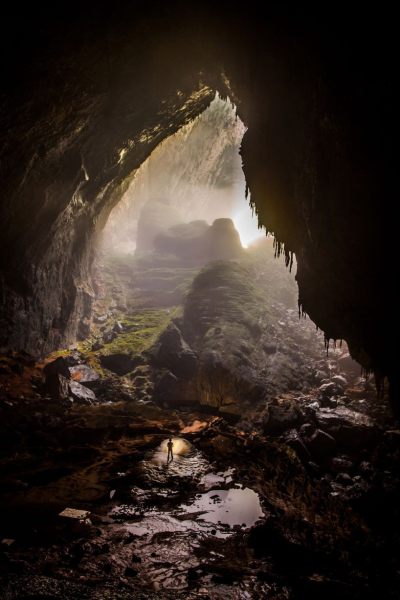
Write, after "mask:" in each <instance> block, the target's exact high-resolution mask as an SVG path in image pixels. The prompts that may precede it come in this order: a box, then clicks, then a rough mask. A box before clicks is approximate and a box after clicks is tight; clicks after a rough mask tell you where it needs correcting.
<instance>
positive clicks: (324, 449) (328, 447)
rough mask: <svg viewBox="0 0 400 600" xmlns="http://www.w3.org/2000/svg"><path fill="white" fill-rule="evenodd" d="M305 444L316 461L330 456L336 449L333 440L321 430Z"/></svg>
mask: <svg viewBox="0 0 400 600" xmlns="http://www.w3.org/2000/svg"><path fill="white" fill-rule="evenodd" d="M306 443H307V448H308V449H309V451H310V452H311V454H312V455H313V456H314V457H315V458H316V459H317V460H318V459H319V458H324V457H325V456H326V455H327V454H331V453H332V452H334V450H335V448H336V440H335V438H333V437H332V436H331V435H329V434H328V433H325V431H321V429H317V430H316V431H315V433H313V435H312V436H311V438H310V439H309V440H308V441H307V442H306Z"/></svg>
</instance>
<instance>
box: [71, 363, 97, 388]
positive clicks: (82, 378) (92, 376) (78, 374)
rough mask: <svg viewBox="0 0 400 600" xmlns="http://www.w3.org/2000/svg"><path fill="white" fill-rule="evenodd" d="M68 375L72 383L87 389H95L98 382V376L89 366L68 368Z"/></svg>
mask: <svg viewBox="0 0 400 600" xmlns="http://www.w3.org/2000/svg"><path fill="white" fill-rule="evenodd" d="M70 373H71V377H72V379H73V380H74V381H77V382H78V383H80V384H81V385H84V386H86V387H88V388H92V387H95V386H96V384H97V383H98V381H99V380H100V375H99V374H98V373H96V371H95V370H94V369H92V367H89V365H77V366H75V367H70Z"/></svg>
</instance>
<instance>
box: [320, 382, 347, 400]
mask: <svg viewBox="0 0 400 600" xmlns="http://www.w3.org/2000/svg"><path fill="white" fill-rule="evenodd" d="M319 391H320V392H321V394H322V396H326V397H328V398H329V397H330V396H339V395H340V394H342V393H343V390H342V388H341V386H339V385H338V384H337V383H335V382H334V381H330V382H329V383H324V384H323V385H321V386H320V388H319Z"/></svg>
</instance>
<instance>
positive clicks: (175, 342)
mask: <svg viewBox="0 0 400 600" xmlns="http://www.w3.org/2000/svg"><path fill="white" fill-rule="evenodd" d="M151 357H152V360H153V362H154V363H155V364H156V365H160V366H163V367H167V368H168V369H169V370H170V371H171V372H172V373H173V374H174V375H177V376H180V377H184V378H186V379H191V378H192V377H194V375H195V373H196V365H197V357H196V354H195V353H194V352H193V350H191V349H190V347H189V346H188V345H187V344H186V342H185V341H184V340H183V338H182V334H181V332H180V331H179V329H178V328H177V327H176V325H174V324H173V323H171V324H170V325H169V326H168V327H167V329H165V330H164V331H163V332H162V334H161V335H160V337H159V338H158V340H157V342H156V343H155V345H154V346H153V348H152V349H151Z"/></svg>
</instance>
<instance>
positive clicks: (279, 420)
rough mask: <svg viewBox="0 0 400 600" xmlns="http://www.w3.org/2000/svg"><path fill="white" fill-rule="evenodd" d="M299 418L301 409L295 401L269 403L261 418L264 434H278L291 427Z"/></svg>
mask: <svg viewBox="0 0 400 600" xmlns="http://www.w3.org/2000/svg"><path fill="white" fill-rule="evenodd" d="M301 418H302V413H301V410H300V408H299V407H298V406H297V405H296V404H295V403H289V402H287V403H282V404H278V405H272V404H271V405H270V406H268V412H267V414H266V415H265V417H264V420H263V425H264V432H265V434H266V435H279V434H280V433H282V431H286V430H287V429H292V428H293V427H294V426H295V425H296V424H298V423H299V421H300V420H301Z"/></svg>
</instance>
